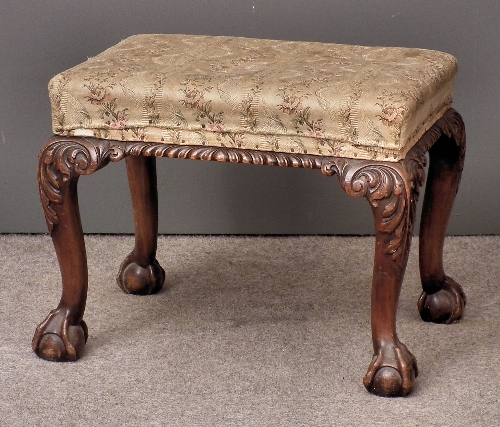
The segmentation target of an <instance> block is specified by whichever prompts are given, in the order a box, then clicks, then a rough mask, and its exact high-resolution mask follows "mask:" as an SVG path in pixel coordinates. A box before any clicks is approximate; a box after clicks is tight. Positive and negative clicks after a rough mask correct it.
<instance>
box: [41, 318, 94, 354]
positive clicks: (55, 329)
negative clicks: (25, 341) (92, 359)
mask: <svg viewBox="0 0 500 427" xmlns="http://www.w3.org/2000/svg"><path fill="white" fill-rule="evenodd" d="M87 337H88V330H87V325H86V324H85V322H84V321H83V320H82V321H80V322H79V324H78V325H71V324H70V322H69V315H68V311H67V310H64V309H56V310H53V311H51V312H50V314H49V315H48V316H47V318H46V319H45V320H44V321H43V322H42V323H41V324H40V325H39V326H38V328H37V329H36V331H35V336H34V337H33V341H32V348H33V351H34V352H35V353H36V354H37V355H38V356H39V357H41V358H42V359H45V360H49V361H52V362H70V361H75V360H78V359H79V358H80V357H81V356H82V354H83V350H84V348H85V343H86V341H87Z"/></svg>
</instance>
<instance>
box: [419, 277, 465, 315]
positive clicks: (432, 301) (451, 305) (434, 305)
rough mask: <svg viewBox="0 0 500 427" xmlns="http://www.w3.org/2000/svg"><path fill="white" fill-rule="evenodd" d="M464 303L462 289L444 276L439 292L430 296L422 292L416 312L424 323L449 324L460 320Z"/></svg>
mask: <svg viewBox="0 0 500 427" xmlns="http://www.w3.org/2000/svg"><path fill="white" fill-rule="evenodd" d="M466 303H467V298H466V296H465V294H464V291H463V289H462V287H461V286H460V285H459V284H458V283H457V282H455V281H454V280H453V279H452V278H451V277H448V276H445V280H444V284H443V286H442V288H441V289H440V290H439V291H437V292H435V293H433V294H430V295H429V294H427V293H426V292H422V295H421V296H420V298H419V300H418V311H419V312H420V317H421V318H422V320H424V321H426V322H434V323H446V324H449V323H453V322H456V321H457V320H460V318H461V317H462V315H463V312H464V307H465V304H466Z"/></svg>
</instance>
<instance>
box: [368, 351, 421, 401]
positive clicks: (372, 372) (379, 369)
mask: <svg viewBox="0 0 500 427" xmlns="http://www.w3.org/2000/svg"><path fill="white" fill-rule="evenodd" d="M398 345H399V346H388V347H383V348H382V349H381V350H380V352H379V353H378V354H376V355H375V356H374V357H373V360H372V362H371V364H370V366H369V367H368V372H367V373H366V375H365V377H364V379H363V384H364V386H365V387H366V389H367V390H368V391H369V392H370V393H373V394H375V395H377V396H382V397H402V396H406V395H407V394H408V393H410V392H411V391H412V389H413V387H414V385H415V378H416V377H417V376H418V368H417V361H416V359H415V357H414V356H413V354H411V353H410V351H409V350H408V349H407V348H406V346H405V345H404V344H402V343H399V344H398Z"/></svg>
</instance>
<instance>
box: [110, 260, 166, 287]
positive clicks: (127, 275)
mask: <svg viewBox="0 0 500 427" xmlns="http://www.w3.org/2000/svg"><path fill="white" fill-rule="evenodd" d="M164 281H165V271H164V270H163V268H162V267H161V266H160V264H159V263H158V261H157V260H156V259H155V260H154V263H153V264H151V265H148V266H147V267H141V266H140V265H139V264H137V263H135V262H134V261H132V254H129V255H128V256H127V257H126V258H125V260H124V261H123V263H122V265H121V266H120V271H119V272H118V276H117V277H116V282H117V283H118V286H120V288H121V289H122V290H123V291H124V292H125V293H127V294H134V295H151V294H155V293H156V292H158V291H159V290H160V289H161V288H162V286H163V282H164Z"/></svg>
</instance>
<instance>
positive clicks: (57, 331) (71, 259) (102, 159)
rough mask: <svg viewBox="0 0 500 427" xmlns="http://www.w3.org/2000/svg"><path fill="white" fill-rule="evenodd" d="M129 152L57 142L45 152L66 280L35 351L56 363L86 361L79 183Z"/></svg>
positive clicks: (42, 174) (45, 200)
mask: <svg viewBox="0 0 500 427" xmlns="http://www.w3.org/2000/svg"><path fill="white" fill-rule="evenodd" d="M123 156H124V152H123V150H121V148H119V147H117V146H112V144H111V143H110V142H105V141H102V142H100V143H99V144H96V143H94V142H92V141H89V140H86V139H83V138H63V137H53V138H51V139H50V140H49V141H48V142H47V144H46V145H45V147H44V148H43V149H42V151H41V152H40V156H39V160H38V186H39V191H40V198H41V202H42V207H43V211H44V214H45V219H46V221H47V225H48V228H49V232H50V234H51V236H52V241H53V243H54V247H55V250H56V254H57V258H58V261H59V266H60V270H61V279H62V296H61V300H60V302H59V305H58V307H57V308H56V309H55V310H53V311H51V312H50V314H49V315H48V317H47V318H46V319H45V320H44V321H43V322H42V323H41V324H40V325H39V326H38V328H37V329H36V332H35V335H34V337H33V342H32V347H33V350H34V351H35V353H37V354H38V356H40V357H42V358H44V359H47V360H53V361H73V360H77V359H78V358H80V357H81V355H82V353H83V349H84V347H85V342H86V340H87V335H88V333H87V327H86V325H85V322H84V321H83V313H84V310H85V303H86V298H87V285H88V273H87V258H86V252H85V243H84V239H83V231H82V226H81V220H80V213H79V209H78V195H77V183H78V178H79V177H80V175H89V174H91V173H93V172H95V171H97V170H98V169H100V168H102V167H103V166H105V165H106V164H107V163H108V162H109V161H118V160H120V159H121V158H123Z"/></svg>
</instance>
